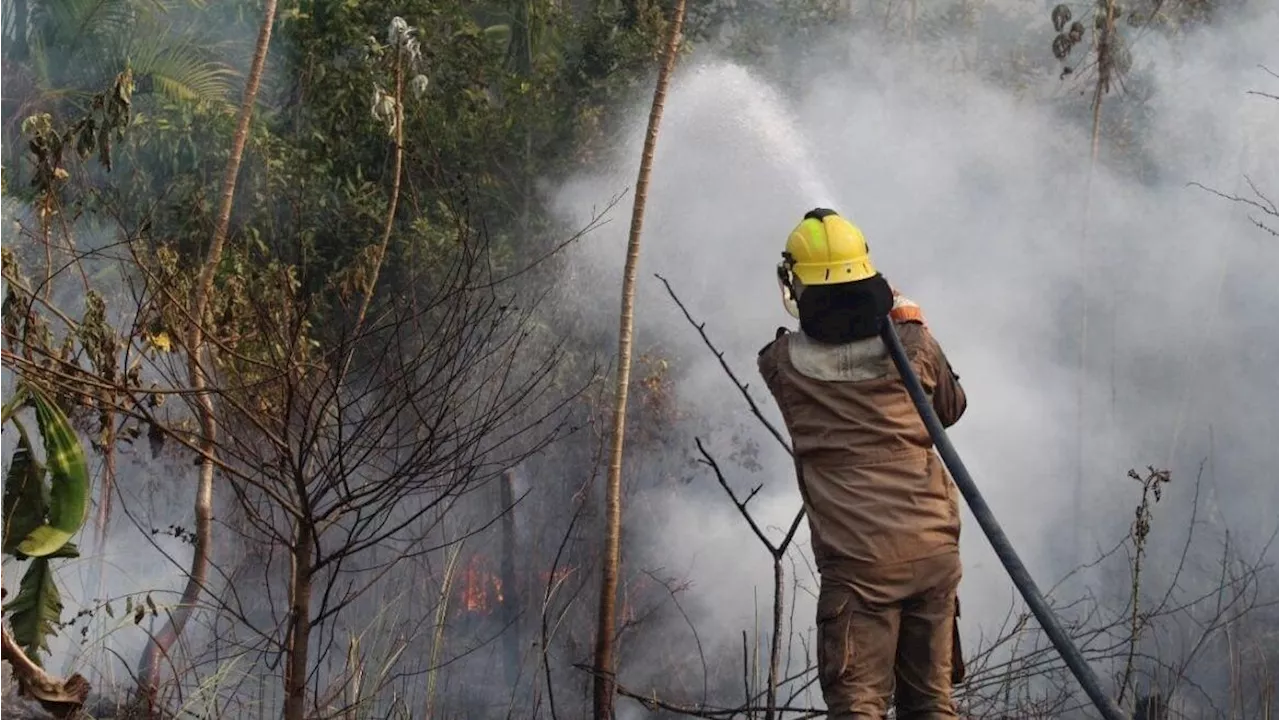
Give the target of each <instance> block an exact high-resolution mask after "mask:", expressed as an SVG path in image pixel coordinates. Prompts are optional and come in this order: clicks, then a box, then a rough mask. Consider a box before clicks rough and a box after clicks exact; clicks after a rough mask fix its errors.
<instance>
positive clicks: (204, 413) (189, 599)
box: [138, 0, 276, 702]
mask: <svg viewBox="0 0 1280 720" xmlns="http://www.w3.org/2000/svg"><path fill="white" fill-rule="evenodd" d="M275 17H276V0H266V3H265V6H264V7H263V10H262V25H261V27H260V29H259V31H258V43H257V47H255V48H254V52H253V63H252V65H251V66H250V69H249V76H248V78H246V80H245V87H244V98H243V99H242V100H241V101H240V112H239V116H238V118H237V121H236V131H235V135H234V136H233V137H232V141H231V156H230V157H229V158H228V159H227V166H226V171H225V173H224V174H223V177H222V193H221V195H220V197H219V204H218V214H217V216H216V218H215V224H214V230H213V239H212V241H211V242H210V243H209V249H208V252H207V254H206V255H205V260H204V264H203V266H202V267H201V270H200V277H199V280H198V282H197V284H196V288H195V295H194V297H193V298H192V302H191V305H192V309H191V323H190V327H189V328H188V330H187V333H186V336H187V337H186V341H185V345H186V352H187V380H188V382H189V383H190V384H191V388H192V390H193V391H194V397H195V401H196V407H197V416H198V419H199V422H200V451H201V460H200V479H199V483H198V485H197V486H196V502H195V520H196V531H195V550H194V552H193V553H192V556H191V570H190V572H189V573H188V576H187V585H186V587H185V588H184V589H183V591H182V597H181V599H180V600H179V601H178V606H177V608H175V609H174V611H173V613H172V614H171V615H170V616H169V621H168V623H166V624H165V626H164V628H163V629H161V631H160V632H159V633H158V634H157V635H156V636H155V637H153V638H152V639H151V641H150V642H149V643H147V647H146V650H144V651H143V655H142V660H141V662H140V663H139V668H138V682H139V683H140V685H141V687H140V688H139V689H140V691H141V693H142V695H143V697H145V698H147V700H148V702H150V701H151V700H152V699H153V698H154V696H155V692H156V689H157V687H158V685H159V675H160V662H159V660H160V656H161V655H163V654H165V653H166V652H168V650H169V648H170V647H172V646H173V644H174V642H176V641H177V639H178V637H179V636H180V635H182V631H183V629H184V628H185V627H186V625H187V621H188V620H189V619H190V617H191V612H192V610H193V609H194V608H195V605H196V603H197V602H198V601H199V599H200V594H201V592H203V590H204V587H205V583H206V582H207V581H208V578H209V555H210V552H211V549H212V542H213V471H214V468H215V466H216V464H217V460H216V457H215V453H216V450H217V447H218V426H217V422H216V420H215V415H214V407H213V398H212V396H211V395H210V393H209V391H208V387H209V374H208V373H209V368H210V367H211V365H210V364H209V363H208V358H207V355H208V353H207V352H206V350H207V349H206V347H205V334H204V333H205V328H206V327H207V326H206V325H205V315H206V314H207V312H208V309H209V298H210V295H211V293H212V292H213V280H214V276H215V275H216V274H217V270H218V266H219V265H220V264H221V262H222V254H223V249H224V248H225V247H226V242H227V232H228V229H229V228H230V226H231V207H232V204H233V202H234V200H235V192H236V180H237V178H238V177H239V175H240V163H241V160H242V158H243V157H244V147H245V144H246V143H247V142H248V139H249V123H250V121H251V120H252V118H253V108H254V103H255V102H256V100H257V97H258V86H259V85H260V83H261V81H262V70H263V68H264V67H265V66H266V61H267V51H268V49H269V48H270V45H271V30H272V27H273V26H274V24H275Z"/></svg>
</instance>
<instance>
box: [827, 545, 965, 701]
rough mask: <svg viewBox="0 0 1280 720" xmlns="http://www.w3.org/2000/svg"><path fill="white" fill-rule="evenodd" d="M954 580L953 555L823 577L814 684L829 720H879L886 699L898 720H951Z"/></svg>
mask: <svg viewBox="0 0 1280 720" xmlns="http://www.w3.org/2000/svg"><path fill="white" fill-rule="evenodd" d="M960 575H961V569H960V554H959V553H958V552H948V553H946V554H943V555H939V556H936V557H931V558H926V559H924V560H917V561H914V562H906V563H900V564H895V565H882V566H876V567H865V566H863V567H858V568H839V569H832V570H830V571H828V572H827V573H826V574H824V575H823V577H822V587H821V589H820V591H819V593H818V652H817V654H818V682H819V684H820V685H821V687H822V695H823V699H824V700H825V701H826V704H827V717H828V718H830V720H883V718H884V717H885V713H886V712H887V710H888V705H889V699H890V697H893V699H894V704H895V707H896V708H897V717H898V718H899V720H943V719H947V720H950V719H952V718H957V717H958V716H957V714H956V708H955V703H954V701H953V700H952V698H951V687H952V682H953V680H955V679H956V674H953V654H952V653H953V651H955V650H957V649H958V646H957V645H956V643H958V640H959V639H958V638H957V637H955V623H956V611H957V603H956V589H957V587H958V586H959V584H960ZM954 669H955V670H958V671H960V672H963V671H962V670H961V669H960V668H954ZM957 674H958V673H957Z"/></svg>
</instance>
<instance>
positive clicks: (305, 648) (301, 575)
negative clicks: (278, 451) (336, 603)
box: [284, 519, 315, 720]
mask: <svg viewBox="0 0 1280 720" xmlns="http://www.w3.org/2000/svg"><path fill="white" fill-rule="evenodd" d="M293 543H294V544H293V572H292V575H291V577H290V578H289V639H288V644H287V646H286V647H287V648H288V653H289V654H288V657H287V658H286V662H285V676H284V692H285V697H284V720H303V718H304V717H305V716H306V710H307V667H308V663H309V655H310V652H309V651H310V645H311V572H312V564H313V562H312V554H311V551H312V548H313V546H314V545H315V537H314V535H313V534H312V527H311V524H310V521H309V520H307V519H303V520H299V521H298V528H297V531H296V532H295V533H294V541H293Z"/></svg>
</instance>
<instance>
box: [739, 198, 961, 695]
mask: <svg viewBox="0 0 1280 720" xmlns="http://www.w3.org/2000/svg"><path fill="white" fill-rule="evenodd" d="M782 255H783V261H782V262H781V263H780V264H779V265H778V281H779V285H780V286H781V290H782V296H783V304H784V305H785V306H786V308H787V310H788V312H789V313H790V314H791V315H792V316H793V317H795V318H797V319H798V320H799V321H800V330H799V332H789V331H787V330H786V329H785V328H779V329H778V333H777V336H776V337H775V339H774V341H773V342H771V343H770V344H769V345H767V346H765V347H764V349H762V350H761V351H760V355H759V358H758V363H759V369H760V373H761V375H763V377H764V380H765V382H766V384H767V385H768V387H769V391H770V392H771V393H772V395H773V397H774V400H775V401H776V402H777V404H778V407H779V409H780V410H781V411H782V417H783V419H784V421H785V422H786V426H787V430H788V432H789V433H790V435H791V439H792V445H793V449H794V452H795V457H796V469H797V479H798V480H799V484H800V493H801V496H802V498H803V500H804V508H805V512H806V514H807V515H808V518H809V529H810V535H811V538H812V544H813V553H814V558H815V560H816V562H817V566H818V571H819V575H820V577H821V588H820V590H819V594H818V609H817V635H818V637H817V661H818V679H819V683H820V686H821V688H822V694H823V698H824V700H825V701H826V704H827V708H828V713H829V714H828V717H830V718H832V719H833V720H851V719H853V718H858V719H864V720H869V719H872V718H874V719H875V720H880V719H881V718H884V717H885V713H886V712H887V709H888V705H889V702H890V699H891V698H892V699H893V702H894V705H895V707H896V709H897V717H898V718H900V719H901V720H908V719H914V720H925V719H926V718H927V719H929V720H936V719H939V718H956V717H957V715H956V708H955V703H954V701H953V699H952V687H953V684H955V683H957V682H960V681H961V680H962V679H963V660H962V657H961V655H960V648H959V637H958V635H957V633H956V622H957V620H956V618H957V617H958V614H959V604H958V600H957V595H956V592H957V588H958V586H959V583H960V576H961V567H960V552H959V541H960V508H959V502H958V497H957V490H956V487H955V484H954V483H953V482H952V480H951V477H950V475H949V474H948V473H947V471H946V468H945V467H944V466H943V464H942V462H941V460H940V459H939V457H938V456H937V454H936V453H935V452H933V443H932V441H931V440H930V438H929V434H928V432H927V430H926V429H925V426H924V423H923V422H922V421H921V419H920V417H919V415H918V414H917V412H916V410H915V406H914V405H913V404H912V402H911V398H910V396H909V395H908V394H907V389H906V387H905V385H904V384H903V382H902V380H901V378H900V376H899V375H898V372H897V369H896V368H895V367H894V365H893V361H892V360H891V359H890V357H889V354H888V350H887V348H886V347H885V345H884V343H883V342H882V341H881V339H880V337H879V336H878V332H879V327H880V326H879V323H880V322H882V321H885V319H886V318H888V321H891V322H894V323H895V328H896V329H897V332H898V335H899V337H900V338H901V339H902V344H903V346H904V347H905V349H906V351H907V355H908V357H909V358H910V360H911V364H912V367H914V369H915V371H916V373H917V374H918V375H919V377H920V381H921V383H922V384H923V385H924V388H925V390H926V392H928V393H929V394H930V396H931V399H932V402H933V406H934V408H935V410H936V411H937V414H938V417H939V419H940V420H941V421H942V423H943V425H944V426H946V427H949V426H951V425H953V424H954V423H955V422H956V421H957V420H959V419H960V416H961V415H962V414H963V413H964V411H965V406H966V399H965V394H964V391H963V390H962V389H961V387H960V382H959V380H960V378H959V377H958V376H957V375H956V374H955V373H954V372H952V370H951V366H950V364H949V363H948V361H947V358H946V356H945V355H943V352H942V348H941V347H939V345H938V343H937V342H936V341H935V340H934V338H933V336H932V335H931V334H930V332H929V329H928V327H927V326H926V324H925V320H924V317H923V315H922V313H921V310H920V307H919V306H918V305H916V304H915V303H913V302H911V301H910V300H908V299H907V298H905V297H903V296H901V295H899V294H898V293H897V292H896V291H894V290H893V288H891V287H890V285H889V283H888V282H887V281H886V280H885V278H884V277H883V276H882V275H881V274H880V273H878V272H876V270H875V268H874V267H873V266H872V264H871V257H870V255H869V252H868V247H867V242H866V240H865V239H864V238H863V236H862V233H861V231H859V230H858V228H857V227H855V226H854V225H853V224H852V223H850V222H849V221H848V220H846V219H844V218H843V217H841V216H840V215H838V214H837V213H835V212H834V211H832V210H827V209H823V208H818V209H815V210H813V211H811V212H809V213H807V214H806V215H805V216H804V220H803V221H802V222H801V223H800V225H799V226H797V227H796V229H795V230H794V231H793V232H792V233H791V236H790V237H789V238H788V239H787V245H786V251H785V252H784V253H782Z"/></svg>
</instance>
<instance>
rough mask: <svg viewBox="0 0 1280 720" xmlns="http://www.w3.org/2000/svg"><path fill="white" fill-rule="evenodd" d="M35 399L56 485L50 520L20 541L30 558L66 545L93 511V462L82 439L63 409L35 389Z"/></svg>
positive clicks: (51, 498)
mask: <svg viewBox="0 0 1280 720" xmlns="http://www.w3.org/2000/svg"><path fill="white" fill-rule="evenodd" d="M31 402H32V404H34V405H35V406H36V420H37V422H39V425H40V434H41V435H43V436H44V454H45V463H46V465H47V467H48V470H49V476H50V481H51V483H52V487H51V489H50V492H49V508H48V518H49V521H48V523H47V524H45V525H41V526H40V527H37V528H36V529H34V530H32V531H31V532H30V533H29V534H28V535H27V537H26V539H25V540H23V541H22V542H21V543H19V544H18V551H19V552H21V553H22V554H23V555H27V556H30V557H44V556H46V555H49V554H51V553H53V552H54V551H56V550H58V549H59V548H61V547H62V546H63V545H66V544H67V541H68V540H70V539H71V536H72V535H75V534H76V533H77V532H78V531H79V530H80V526H81V525H83V524H84V520H85V517H86V516H87V515H88V514H89V465H88V463H87V462H86V461H85V456H84V448H83V447H82V446H81V445H80V438H78V437H76V433H75V430H74V429H72V427H71V421H69V420H67V416H66V415H64V414H63V412H62V410H61V409H60V408H59V407H58V406H57V405H55V404H54V403H53V402H51V401H50V400H49V399H48V398H46V397H45V396H44V394H43V393H41V392H39V391H38V390H35V389H34V388H32V389H31Z"/></svg>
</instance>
